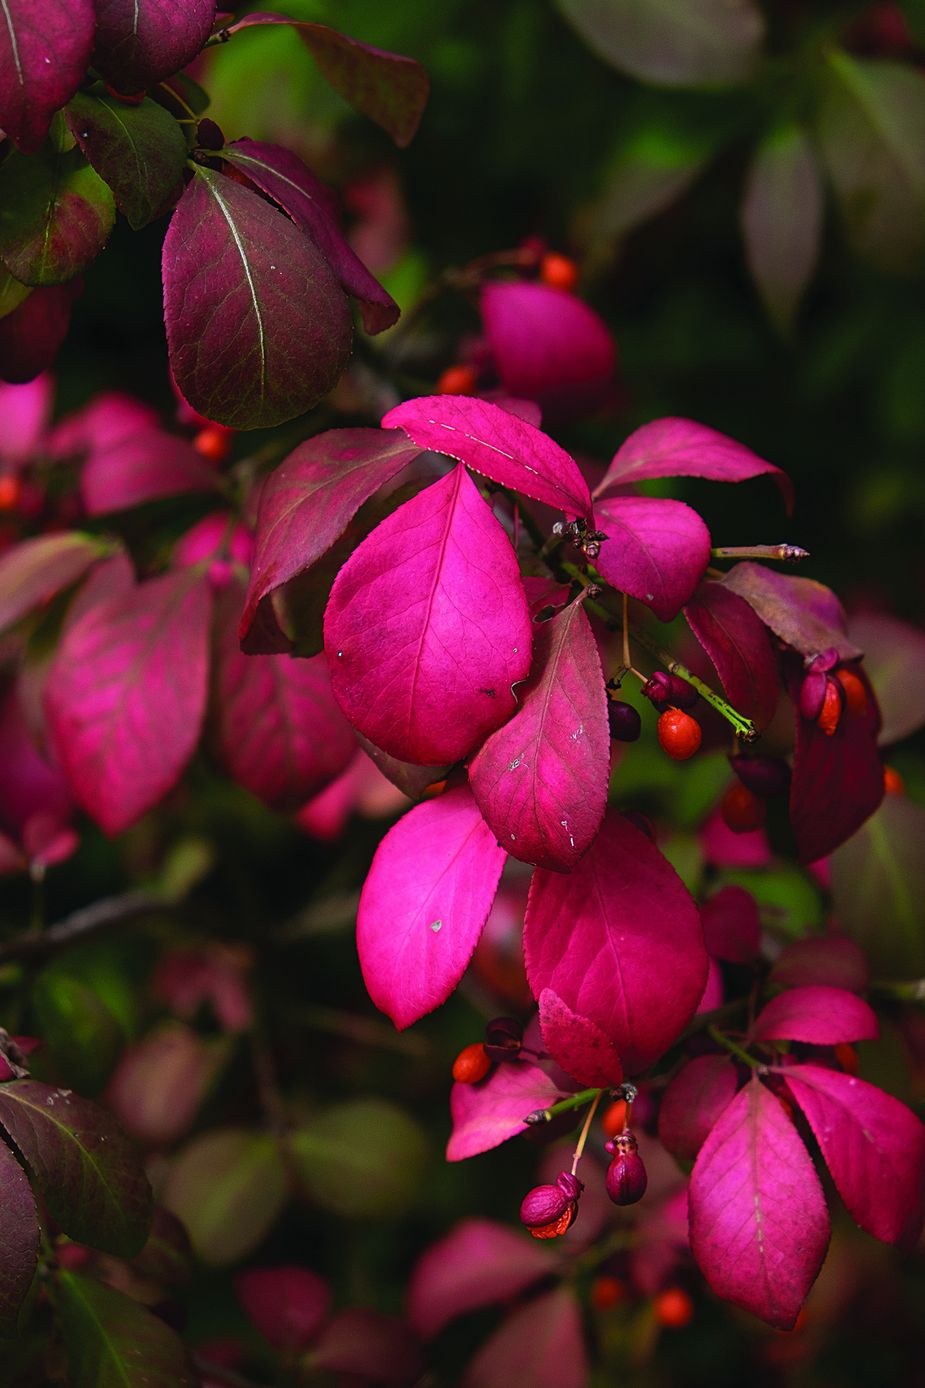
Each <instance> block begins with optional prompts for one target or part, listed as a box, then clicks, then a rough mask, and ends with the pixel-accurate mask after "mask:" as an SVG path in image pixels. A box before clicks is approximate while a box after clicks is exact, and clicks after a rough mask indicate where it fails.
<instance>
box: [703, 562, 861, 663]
mask: <svg viewBox="0 0 925 1388" xmlns="http://www.w3.org/2000/svg"><path fill="white" fill-rule="evenodd" d="M722 582H723V585H724V587H726V588H728V589H729V591H730V592H732V593H738V595H739V597H741V598H744V599H745V601H746V602H747V603H748V605H749V607H751V608H752V609H753V611H755V612H756V613H757V614H758V616H759V617H760V618H761V620H762V621H763V622H764V624H765V626H768V627H770V628H771V630H772V631H773V632H774V635H775V636H779V637H780V639H781V640H782V641H784V642H786V644H787V645H788V646H792V647H793V648H794V650H796V651H799V652H800V654H801V655H805V656H815V655H819V654H820V652H822V651H825V650H828V649H829V648H830V647H831V648H832V649H834V650H836V651H837V652H838V654H839V657H840V658H841V659H842V660H855V659H856V658H857V657H858V656H859V655H861V654H862V652H861V651H860V650H859V648H858V647H857V646H856V645H855V644H854V642H853V641H850V640H849V639H848V637H847V636H846V634H845V632H846V618H845V612H844V608H843V607H842V605H841V603H840V602H839V601H838V598H837V597H836V596H835V594H834V593H833V592H832V590H831V588H826V587H825V585H824V584H822V583H817V582H816V581H815V579H812V578H795V577H794V576H793V575H792V574H781V573H776V572H775V571H774V570H773V569H768V568H765V566H764V565H763V564H753V563H751V562H750V561H747V562H745V563H743V564H736V565H735V567H734V568H732V569H730V570H729V573H728V574H727V575H726V577H725V578H724V579H723V580H722Z"/></svg>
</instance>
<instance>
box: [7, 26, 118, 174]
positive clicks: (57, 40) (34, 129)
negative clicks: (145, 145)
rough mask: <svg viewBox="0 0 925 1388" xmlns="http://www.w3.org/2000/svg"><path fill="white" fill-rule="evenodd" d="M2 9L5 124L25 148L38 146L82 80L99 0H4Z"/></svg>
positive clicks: (91, 43) (30, 148) (11, 136)
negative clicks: (56, 115) (96, 5)
mask: <svg viewBox="0 0 925 1388" xmlns="http://www.w3.org/2000/svg"><path fill="white" fill-rule="evenodd" d="M2 8H3V19H4V23H3V24H2V25H0V126H2V128H3V130H4V131H5V133H6V134H7V135H9V137H10V139H11V140H12V141H13V143H14V144H17V145H19V147H20V149H24V150H36V149H38V147H39V145H40V144H41V143H42V141H43V140H44V138H45V136H46V134H47V133H48V127H49V125H50V124H51V118H52V116H53V115H54V113H55V111H57V110H59V109H60V108H61V107H62V106H63V105H64V104H65V103H66V102H68V101H70V99H71V97H72V96H73V95H74V93H75V92H76V90H77V88H78V87H79V85H80V83H81V82H82V81H83V78H84V74H85V71H86V67H87V60H88V59H89V57H90V49H91V48H92V46H93V26H94V22H95V18H94V12H93V11H94V0H4V4H3V6H2Z"/></svg>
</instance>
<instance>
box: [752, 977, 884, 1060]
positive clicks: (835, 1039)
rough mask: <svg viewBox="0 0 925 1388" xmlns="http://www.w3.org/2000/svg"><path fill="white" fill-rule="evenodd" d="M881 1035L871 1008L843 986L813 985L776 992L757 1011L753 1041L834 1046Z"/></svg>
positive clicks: (870, 1039)
mask: <svg viewBox="0 0 925 1388" xmlns="http://www.w3.org/2000/svg"><path fill="white" fill-rule="evenodd" d="M879 1034H880V1028H879V1027H878V1025H877V1018H876V1017H875V1015H874V1013H873V1011H872V1009H871V1008H870V1007H869V1006H868V1005H867V1003H866V1002H864V1001H863V999H861V998H859V997H858V996H857V995H856V994H855V993H849V992H846V990H845V989H844V988H827V987H825V986H824V985H821V984H813V985H810V986H808V987H806V988H789V989H788V990H787V992H786V993H779V994H778V995H777V997H775V998H772V999H771V1001H770V1002H769V1003H768V1004H767V1006H766V1007H764V1008H762V1010H761V1012H759V1014H758V1017H757V1020H756V1021H755V1025H754V1027H753V1028H752V1036H753V1038H754V1040H756V1041H808V1042H810V1043H811V1044H812V1045H814V1046H837V1045H838V1044H839V1042H841V1041H875V1040H876V1039H877V1037H878V1036H879Z"/></svg>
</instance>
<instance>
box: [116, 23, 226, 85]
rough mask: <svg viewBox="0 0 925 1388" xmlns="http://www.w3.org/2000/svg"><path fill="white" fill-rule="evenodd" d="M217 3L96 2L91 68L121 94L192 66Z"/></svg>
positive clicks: (209, 29)
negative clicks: (188, 65) (99, 73)
mask: <svg viewBox="0 0 925 1388" xmlns="http://www.w3.org/2000/svg"><path fill="white" fill-rule="evenodd" d="M215 9H216V0H96V46H95V47H94V50H93V66H94V67H95V68H96V69H97V70H98V71H99V72H101V73H102V74H103V76H104V77H105V78H106V81H107V82H110V83H112V85H113V86H114V87H115V88H116V90H117V91H119V92H140V91H143V90H144V89H145V88H147V87H153V86H154V84H155V82H159V81H160V79H161V78H162V77H172V76H173V74H174V73H175V72H179V71H180V69H181V68H183V67H186V65H187V63H189V62H192V60H193V58H195V56H196V54H197V53H198V52H199V50H200V49H201V48H202V46H203V44H204V43H205V41H206V39H207V38H208V37H209V33H210V31H211V29H212V22H213V20H214V19H215Z"/></svg>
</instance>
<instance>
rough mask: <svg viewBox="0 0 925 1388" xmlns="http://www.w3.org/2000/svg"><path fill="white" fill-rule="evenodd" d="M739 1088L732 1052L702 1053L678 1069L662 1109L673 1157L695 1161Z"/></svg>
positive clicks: (662, 1130)
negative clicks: (729, 1053) (722, 1053)
mask: <svg viewBox="0 0 925 1388" xmlns="http://www.w3.org/2000/svg"><path fill="white" fill-rule="evenodd" d="M737 1088H738V1080H737V1079H736V1072H735V1066H734V1065H733V1063H732V1061H731V1059H730V1058H729V1056H728V1055H698V1056H696V1057H695V1059H693V1060H689V1061H688V1062H687V1064H686V1065H685V1066H684V1067H683V1068H682V1069H681V1070H679V1071H678V1073H677V1074H676V1075H675V1077H674V1079H673V1080H672V1081H671V1083H670V1084H669V1086H668V1088H667V1089H666V1090H665V1093H664V1095H663V1097H662V1104H661V1108H660V1109H659V1111H658V1135H659V1138H660V1140H661V1142H662V1143H663V1144H664V1145H665V1147H667V1149H668V1151H669V1152H670V1153H671V1155H672V1156H673V1157H677V1158H678V1159H679V1161H693V1160H694V1158H695V1157H696V1156H697V1153H698V1152H699V1151H700V1149H701V1147H702V1146H703V1144H704V1143H705V1142H706V1140H707V1138H708V1137H709V1135H710V1132H711V1130H712V1129H713V1127H714V1126H715V1125H716V1123H717V1122H718V1121H719V1118H720V1116H721V1115H722V1113H723V1111H724V1109H726V1107H727V1106H728V1105H729V1104H730V1103H731V1102H732V1100H733V1098H734V1097H735V1092H736V1089H737Z"/></svg>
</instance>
